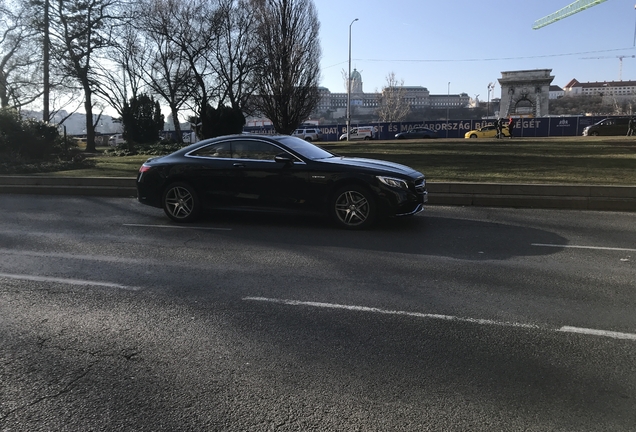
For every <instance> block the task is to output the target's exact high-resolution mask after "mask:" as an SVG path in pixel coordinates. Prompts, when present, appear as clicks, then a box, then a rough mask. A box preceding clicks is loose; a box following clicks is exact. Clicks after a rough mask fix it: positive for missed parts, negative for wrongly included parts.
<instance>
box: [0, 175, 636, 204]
mask: <svg viewBox="0 0 636 432" xmlns="http://www.w3.org/2000/svg"><path fill="white" fill-rule="evenodd" d="M427 186H428V199H429V202H428V203H429V204H430V205H435V204H437V205H457V206H480V207H516V208H551V209H568V210H613V211H636V186H594V185H592V186H576V185H532V184H498V183H435V182H429V183H428V184H427ZM0 193H2V194H44V195H85V196H104V197H122V198H134V197H136V196H137V189H136V186H135V179H134V178H128V177H84V178H81V177H80V178H77V177H44V176H0Z"/></svg>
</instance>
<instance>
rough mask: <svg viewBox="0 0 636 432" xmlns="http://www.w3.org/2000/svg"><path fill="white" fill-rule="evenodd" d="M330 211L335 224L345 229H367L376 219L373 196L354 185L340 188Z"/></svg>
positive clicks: (363, 188)
mask: <svg viewBox="0 0 636 432" xmlns="http://www.w3.org/2000/svg"><path fill="white" fill-rule="evenodd" d="M330 211H331V216H332V217H333V219H334V221H335V222H336V224H338V226H340V227H341V228H346V229H365V228H369V227H370V226H371V225H373V223H374V222H375V219H376V217H377V208H376V203H375V199H374V197H373V195H372V194H371V192H370V191H369V190H368V189H366V188H365V187H362V186H358V185H355V184H351V185H347V186H344V187H341V188H340V189H338V190H337V191H336V192H335V194H334V195H333V199H332V200H331V204H330Z"/></svg>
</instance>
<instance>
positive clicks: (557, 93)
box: [550, 85, 565, 100]
mask: <svg viewBox="0 0 636 432" xmlns="http://www.w3.org/2000/svg"><path fill="white" fill-rule="evenodd" d="M563 96H565V92H564V91H563V89H562V88H561V87H559V86H557V85H551V86H550V99H551V100H553V99H559V98H562V97H563Z"/></svg>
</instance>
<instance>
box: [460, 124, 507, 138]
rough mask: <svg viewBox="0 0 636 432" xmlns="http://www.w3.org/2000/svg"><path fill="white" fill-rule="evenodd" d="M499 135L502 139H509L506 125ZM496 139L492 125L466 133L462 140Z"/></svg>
mask: <svg viewBox="0 0 636 432" xmlns="http://www.w3.org/2000/svg"><path fill="white" fill-rule="evenodd" d="M501 134H502V135H503V136H504V137H509V136H510V132H509V131H508V125H504V126H503V127H502V128H501ZM496 137H497V128H496V127H495V126H493V125H490V126H484V127H482V128H479V129H475V130H471V131H468V132H466V133H465V134H464V138H496Z"/></svg>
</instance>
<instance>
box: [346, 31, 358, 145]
mask: <svg viewBox="0 0 636 432" xmlns="http://www.w3.org/2000/svg"><path fill="white" fill-rule="evenodd" d="M356 21H358V18H356V19H354V20H353V21H351V24H349V74H348V75H347V141H349V132H350V131H351V26H352V25H353V23H354V22H356Z"/></svg>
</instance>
